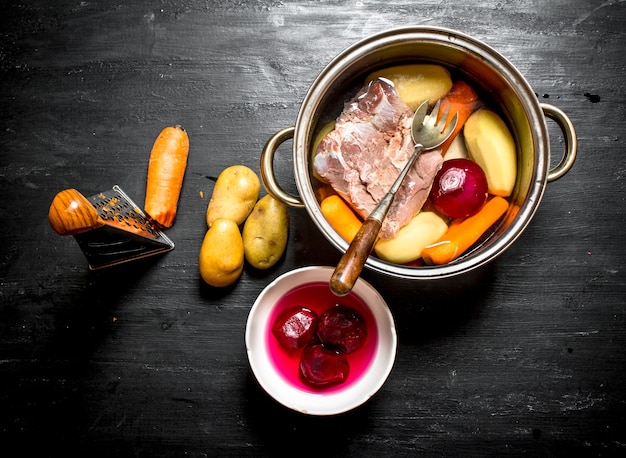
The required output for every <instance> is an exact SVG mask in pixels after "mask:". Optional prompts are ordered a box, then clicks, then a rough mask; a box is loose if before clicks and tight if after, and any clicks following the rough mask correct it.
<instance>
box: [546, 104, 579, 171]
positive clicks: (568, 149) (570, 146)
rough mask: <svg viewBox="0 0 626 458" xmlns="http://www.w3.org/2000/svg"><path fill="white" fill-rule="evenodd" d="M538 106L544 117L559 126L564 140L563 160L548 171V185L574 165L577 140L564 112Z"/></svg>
mask: <svg viewBox="0 0 626 458" xmlns="http://www.w3.org/2000/svg"><path fill="white" fill-rule="evenodd" d="M540 105H541V109H542V110H543V113H544V115H546V116H547V117H548V118H550V119H552V120H554V121H555V122H556V123H557V124H558V125H559V127H560V128H561V130H562V131H563V136H564V138H565V153H564V154H563V159H561V162H560V163H559V164H558V165H557V166H556V167H554V168H553V169H550V171H549V172H548V183H550V182H552V181H556V180H558V179H559V178H561V177H562V176H563V175H565V174H566V173H567V172H569V170H570V169H571V168H572V166H573V165H574V161H575V160H576V153H577V152H578V140H577V139H576V131H575V130H574V125H573V124H572V121H570V119H569V117H568V116H567V115H566V114H565V112H563V111H562V110H561V109H560V108H557V107H555V106H554V105H550V104H548V103H541V104H540Z"/></svg>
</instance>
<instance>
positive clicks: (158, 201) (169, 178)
mask: <svg viewBox="0 0 626 458" xmlns="http://www.w3.org/2000/svg"><path fill="white" fill-rule="evenodd" d="M188 154H189V137H188V136H187V132H185V129H183V128H182V127H181V126H178V125H176V126H171V127H166V128H165V129H163V130H162V131H161V133H160V134H159V136H158V137H157V139H156V141H155V142H154V146H153V147H152V151H151V153H150V162H149V164H148V183H147V187H146V201H145V204H144V208H145V211H146V213H148V215H150V216H151V217H152V219H154V220H155V221H157V222H158V223H159V224H161V225H162V226H164V227H170V226H171V225H172V224H173V223H174V219H175V218H176V209H177V207H178V198H179V196H180V190H181V188H182V185H183V177H184V175H185V169H186V168H187V155H188Z"/></svg>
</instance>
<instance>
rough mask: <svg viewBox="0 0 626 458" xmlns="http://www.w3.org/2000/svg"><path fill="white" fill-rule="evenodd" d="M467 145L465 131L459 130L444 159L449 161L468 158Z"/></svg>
mask: <svg viewBox="0 0 626 458" xmlns="http://www.w3.org/2000/svg"><path fill="white" fill-rule="evenodd" d="M467 157H468V155H467V146H465V139H464V138H463V132H459V133H458V135H457V136H456V137H454V140H452V143H450V147H449V148H448V151H446V154H445V156H443V160H444V161H449V160H450V159H467Z"/></svg>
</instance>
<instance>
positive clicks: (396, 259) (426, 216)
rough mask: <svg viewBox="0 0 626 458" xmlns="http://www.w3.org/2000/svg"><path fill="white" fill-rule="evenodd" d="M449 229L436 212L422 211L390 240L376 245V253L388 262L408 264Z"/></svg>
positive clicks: (381, 241) (380, 241)
mask: <svg viewBox="0 0 626 458" xmlns="http://www.w3.org/2000/svg"><path fill="white" fill-rule="evenodd" d="M447 230H448V225H447V224H446V222H445V221H444V220H443V218H441V217H440V216H439V215H437V214H436V213H435V212H429V211H422V212H419V213H418V214H417V215H415V216H414V217H413V219H411V221H409V224H407V225H406V226H403V227H401V228H400V230H399V231H398V234H397V235H396V236H395V237H394V238H392V239H389V240H379V241H378V242H376V245H374V250H375V252H376V255H377V256H378V257H379V258H380V259H382V260H384V261H387V262H393V263H395V264H406V263H407V262H411V261H414V260H416V259H418V258H419V257H420V253H421V252H422V250H423V249H424V248H425V247H426V246H428V245H430V244H431V243H434V242H435V241H437V240H439V238H440V237H442V236H443V234H445V233H446V231H447Z"/></svg>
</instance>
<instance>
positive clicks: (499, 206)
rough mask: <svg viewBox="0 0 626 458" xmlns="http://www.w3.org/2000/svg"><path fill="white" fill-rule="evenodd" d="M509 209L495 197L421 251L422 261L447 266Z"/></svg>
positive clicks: (453, 225) (501, 200) (499, 198)
mask: <svg viewBox="0 0 626 458" xmlns="http://www.w3.org/2000/svg"><path fill="white" fill-rule="evenodd" d="M507 208H509V202H508V201H507V200H506V199H504V198H503V197H499V196H495V197H493V198H492V199H490V200H488V201H487V203H486V204H485V205H484V206H483V207H482V208H481V209H480V210H479V211H478V213H476V214H475V215H472V216H470V217H468V218H466V219H464V220H463V221H454V222H453V223H452V224H451V225H450V228H449V229H448V231H447V232H446V233H445V234H444V235H443V237H441V239H439V240H438V241H437V242H435V243H433V244H432V245H429V246H427V247H426V248H424V249H423V250H422V253H421V255H422V259H423V260H424V262H426V263H427V264H430V265H441V264H447V263H448V262H451V261H453V260H454V259H456V258H457V257H459V256H460V255H462V254H463V253H465V251H467V250H468V249H469V248H470V247H471V246H472V245H473V244H474V243H475V242H476V241H477V240H478V239H479V238H480V236H481V235H483V234H484V233H485V232H486V231H487V229H489V228H490V227H491V226H492V225H493V224H494V223H495V222H496V221H498V219H499V218H500V217H501V216H502V215H503V214H504V212H505V211H506V210H507Z"/></svg>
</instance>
